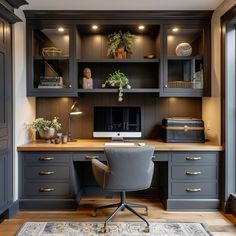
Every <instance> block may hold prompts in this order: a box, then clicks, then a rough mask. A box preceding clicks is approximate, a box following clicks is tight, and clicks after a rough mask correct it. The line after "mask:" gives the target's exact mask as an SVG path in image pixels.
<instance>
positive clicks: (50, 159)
mask: <svg viewBox="0 0 236 236" xmlns="http://www.w3.org/2000/svg"><path fill="white" fill-rule="evenodd" d="M71 161H72V154H71V153H63V152H60V153H57V152H20V163H21V165H20V166H21V168H20V177H19V179H20V184H21V186H20V190H21V191H20V200H19V201H20V209H24V210H31V209H35V210H37V209H38V210H44V209H47V210H57V209H64V210H65V209H75V208H76V205H77V204H76V201H75V194H74V189H73V186H72V182H73V180H72V179H73V178H72V175H73V173H72V162H71Z"/></svg>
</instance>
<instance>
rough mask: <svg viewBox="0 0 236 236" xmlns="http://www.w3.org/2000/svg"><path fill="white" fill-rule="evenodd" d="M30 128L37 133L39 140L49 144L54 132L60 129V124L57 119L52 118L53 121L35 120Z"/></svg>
mask: <svg viewBox="0 0 236 236" xmlns="http://www.w3.org/2000/svg"><path fill="white" fill-rule="evenodd" d="M30 127H31V128H32V129H33V130H35V131H38V132H39V135H40V137H41V138H43V139H45V140H46V142H47V143H48V142H49V143H50V139H51V138H52V137H53V136H54V135H55V131H56V130H59V129H60V128H61V123H59V122H58V118H57V117H54V118H53V120H45V119H44V118H37V119H36V120H35V121H33V123H32V124H31V125H30Z"/></svg>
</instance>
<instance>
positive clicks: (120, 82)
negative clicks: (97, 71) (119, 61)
mask: <svg viewBox="0 0 236 236" xmlns="http://www.w3.org/2000/svg"><path fill="white" fill-rule="evenodd" d="M106 86H108V87H118V94H119V95H118V101H119V102H122V101H123V88H127V89H131V86H130V85H129V80H128V78H127V77H126V75H125V74H124V73H122V72H120V71H119V70H117V71H115V72H114V73H112V74H109V76H108V78H107V80H106V81H105V82H104V83H103V84H102V87H103V88H105V87H106Z"/></svg>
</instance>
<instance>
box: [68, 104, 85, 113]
mask: <svg viewBox="0 0 236 236" xmlns="http://www.w3.org/2000/svg"><path fill="white" fill-rule="evenodd" d="M69 114H70V115H79V114H82V111H80V109H79V106H78V103H77V102H74V103H73V104H72V106H71V108H70V113H69Z"/></svg>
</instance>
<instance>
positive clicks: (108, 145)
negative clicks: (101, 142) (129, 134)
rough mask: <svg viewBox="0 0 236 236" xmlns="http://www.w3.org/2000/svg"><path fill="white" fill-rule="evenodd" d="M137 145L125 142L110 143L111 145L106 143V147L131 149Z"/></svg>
mask: <svg viewBox="0 0 236 236" xmlns="http://www.w3.org/2000/svg"><path fill="white" fill-rule="evenodd" d="M134 145H135V143H124V142H109V143H105V146H106V147H117V146H119V147H121V146H122V147H130V146H134Z"/></svg>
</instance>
